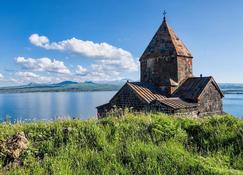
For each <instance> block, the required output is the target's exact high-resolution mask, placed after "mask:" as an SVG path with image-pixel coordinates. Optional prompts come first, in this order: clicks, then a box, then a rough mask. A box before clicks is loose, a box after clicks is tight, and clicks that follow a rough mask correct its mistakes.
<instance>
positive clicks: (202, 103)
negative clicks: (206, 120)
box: [198, 83, 223, 116]
mask: <svg viewBox="0 0 243 175" xmlns="http://www.w3.org/2000/svg"><path fill="white" fill-rule="evenodd" d="M198 106H199V108H198V111H199V116H203V115H213V114H221V113H222V111H223V107H222V98H221V95H220V93H219V92H218V90H217V89H216V87H215V86H214V84H213V83H209V84H208V85H207V87H206V88H205V89H204V92H203V93H202V94H201V96H200V98H199V100H198Z"/></svg>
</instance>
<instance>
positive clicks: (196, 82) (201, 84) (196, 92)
mask: <svg viewBox="0 0 243 175" xmlns="http://www.w3.org/2000/svg"><path fill="white" fill-rule="evenodd" d="M210 82H212V83H213V84H214V86H215V87H216V89H217V90H218V91H219V93H220V94H221V96H222V97H223V96H224V95H223V93H222V92H221V90H220V88H219V87H218V85H217V83H216V82H215V81H214V79H213V77H191V78H188V79H186V80H185V81H184V82H183V83H182V84H181V85H180V86H179V87H178V88H177V90H176V91H175V92H174V93H173V94H172V97H180V98H182V99H187V100H197V98H198V97H199V96H200V95H201V93H202V92H203V90H204V89H205V88H206V86H207V85H208V84H209V83H210Z"/></svg>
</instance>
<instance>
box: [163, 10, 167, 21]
mask: <svg viewBox="0 0 243 175" xmlns="http://www.w3.org/2000/svg"><path fill="white" fill-rule="evenodd" d="M166 14H167V13H166V11H165V10H164V12H163V16H164V20H165V16H166Z"/></svg>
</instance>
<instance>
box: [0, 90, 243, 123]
mask: <svg viewBox="0 0 243 175" xmlns="http://www.w3.org/2000/svg"><path fill="white" fill-rule="evenodd" d="M115 93H116V91H105V92H56V93H53V92H50V93H49V92H40V93H20V94H0V120H1V121H3V120H5V119H6V116H8V118H10V119H11V121H28V120H53V119H57V118H59V117H70V118H73V117H75V118H81V119H87V118H91V117H95V116H96V108H95V107H96V106H98V105H101V104H104V103H107V102H108V101H109V100H110V99H111V97H112V96H113V95H114V94H115ZM223 102H224V103H223V104H224V111H225V112H228V113H230V114H232V115H235V116H237V117H242V116H243V94H226V95H225V98H224V100H223Z"/></svg>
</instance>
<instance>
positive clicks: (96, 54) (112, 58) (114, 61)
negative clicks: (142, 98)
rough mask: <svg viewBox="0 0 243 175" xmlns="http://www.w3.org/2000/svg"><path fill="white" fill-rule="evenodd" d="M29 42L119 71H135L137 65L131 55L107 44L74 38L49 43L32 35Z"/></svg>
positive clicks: (43, 37) (44, 38) (47, 40)
mask: <svg viewBox="0 0 243 175" xmlns="http://www.w3.org/2000/svg"><path fill="white" fill-rule="evenodd" d="M29 40H30V42H31V43H32V44H33V45H35V46H38V47H42V48H45V49H48V50H59V51H66V52H69V53H75V54H79V55H81V56H86V57H89V58H94V59H96V60H97V62H98V63H97V64H108V65H109V66H110V67H111V66H112V67H114V69H120V70H119V71H120V72H122V71H137V69H138V64H137V61H136V59H134V58H133V56H132V54H131V53H130V52H128V51H126V50H124V49H122V48H118V47H115V46H112V45H110V44H108V43H105V42H103V43H94V42H93V41H83V40H79V39H76V38H72V39H68V40H63V41H59V42H50V41H49V39H48V38H47V37H46V36H39V35H38V34H33V35H31V36H30V37H29Z"/></svg>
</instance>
